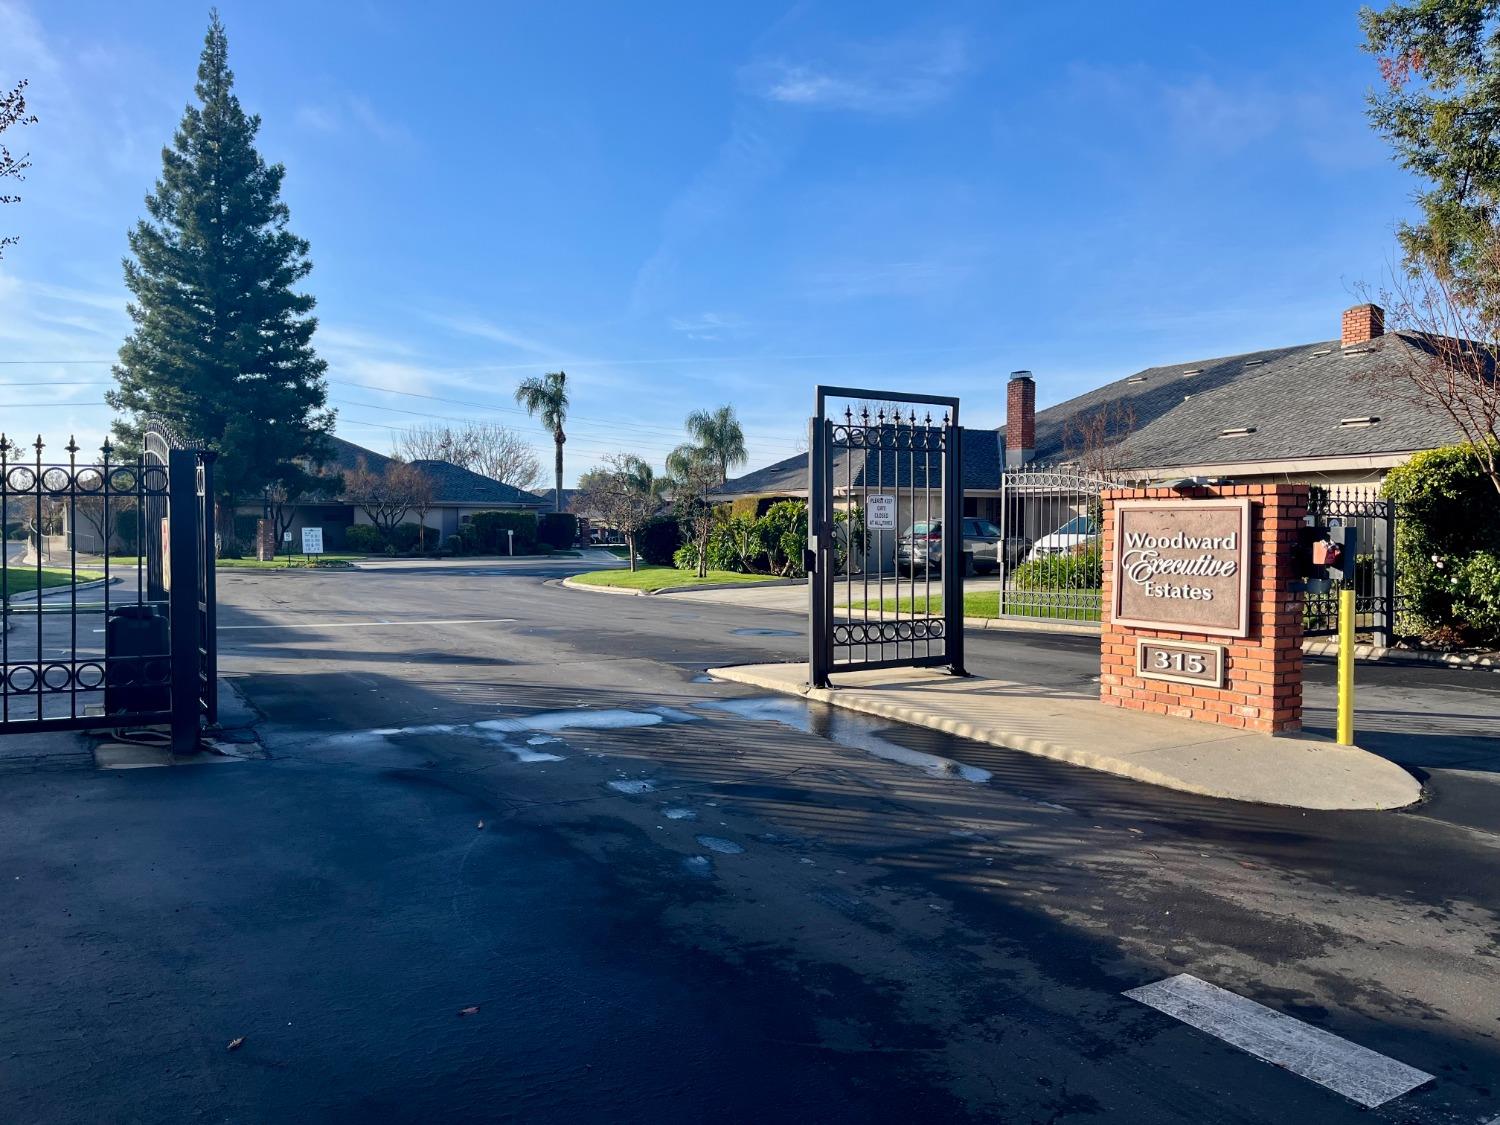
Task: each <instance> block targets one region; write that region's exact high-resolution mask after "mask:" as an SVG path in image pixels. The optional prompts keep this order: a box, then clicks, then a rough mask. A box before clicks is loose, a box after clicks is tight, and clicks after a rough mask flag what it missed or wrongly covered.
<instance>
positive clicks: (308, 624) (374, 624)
mask: <svg viewBox="0 0 1500 1125" xmlns="http://www.w3.org/2000/svg"><path fill="white" fill-rule="evenodd" d="M513 621H515V618H514V617H468V618H463V619H461V620H457V621H288V622H287V623H286V624H284V625H220V626H219V632H221V633H222V632H224V631H225V630H227V629H380V628H384V627H385V626H388V625H502V624H505V623H506V622H513ZM98 631H99V630H95V632H98Z"/></svg>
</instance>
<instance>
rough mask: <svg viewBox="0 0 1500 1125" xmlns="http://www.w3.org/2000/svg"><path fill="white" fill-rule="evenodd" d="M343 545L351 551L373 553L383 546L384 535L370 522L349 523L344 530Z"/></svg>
mask: <svg viewBox="0 0 1500 1125" xmlns="http://www.w3.org/2000/svg"><path fill="white" fill-rule="evenodd" d="M344 545H345V546H346V547H348V548H349V550H351V551H355V552H360V553H363V554H366V555H373V554H374V553H375V552H377V551H380V550H383V549H384V547H385V536H383V535H381V534H380V528H378V527H376V526H375V525H374V524H370V523H351V524H350V525H349V529H348V530H347V531H345V532H344Z"/></svg>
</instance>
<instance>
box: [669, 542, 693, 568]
mask: <svg viewBox="0 0 1500 1125" xmlns="http://www.w3.org/2000/svg"><path fill="white" fill-rule="evenodd" d="M672 565H673V566H675V567H676V568H677V569H678V570H690V571H692V572H693V573H695V574H696V573H697V571H698V548H697V547H694V546H693V545H692V544H691V543H684V544H683V545H682V546H681V547H678V548H677V550H675V551H673V552H672Z"/></svg>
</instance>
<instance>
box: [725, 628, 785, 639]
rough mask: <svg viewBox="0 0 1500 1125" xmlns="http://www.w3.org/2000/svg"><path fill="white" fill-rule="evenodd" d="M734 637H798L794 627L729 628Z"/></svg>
mask: <svg viewBox="0 0 1500 1125" xmlns="http://www.w3.org/2000/svg"><path fill="white" fill-rule="evenodd" d="M729 631H730V632H731V633H733V634H734V635H735V636H736V637H800V636H802V634H801V633H799V632H797V630H796V629H750V628H746V629H731V630H729Z"/></svg>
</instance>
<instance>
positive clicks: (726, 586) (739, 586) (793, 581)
mask: <svg viewBox="0 0 1500 1125" xmlns="http://www.w3.org/2000/svg"><path fill="white" fill-rule="evenodd" d="M574 577H577V576H576V575H575V576H574ZM562 584H563V585H564V586H566V587H567V588H568V589H570V590H590V591H593V592H595V593H604V594H625V595H626V596H628V597H632V598H664V597H668V596H669V595H672V594H701V593H704V592H706V591H711V590H756V589H760V588H761V587H764V586H799V585H800V586H806V585H807V580H806V579H805V578H804V579H797V578H776V579H771V580H769V581H766V582H710V583H707V584H705V585H702V586H664V587H661V588H659V589H656V590H631V589H628V588H626V587H623V586H596V585H594V584H593V583H591V582H575V581H574V580H573V578H564V579H563V580H562Z"/></svg>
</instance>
